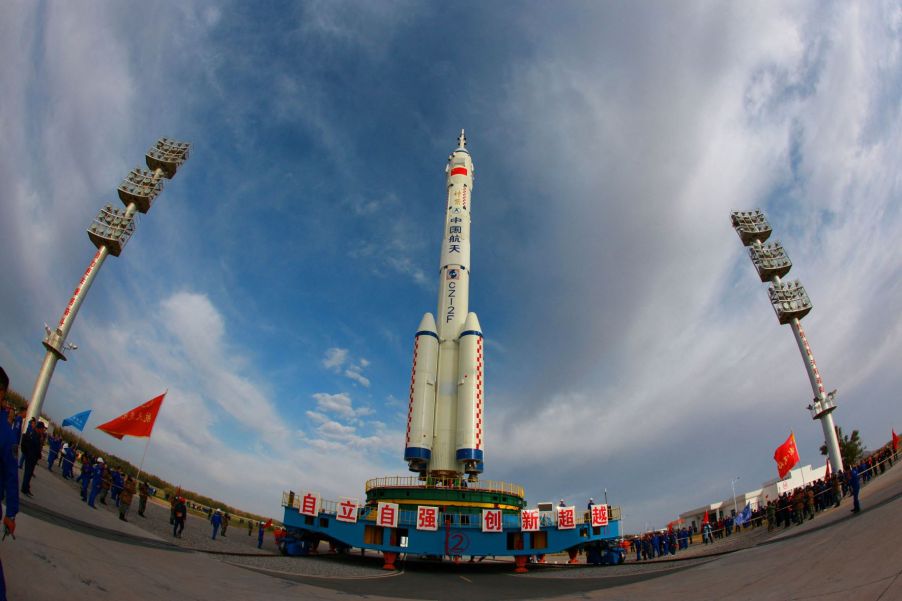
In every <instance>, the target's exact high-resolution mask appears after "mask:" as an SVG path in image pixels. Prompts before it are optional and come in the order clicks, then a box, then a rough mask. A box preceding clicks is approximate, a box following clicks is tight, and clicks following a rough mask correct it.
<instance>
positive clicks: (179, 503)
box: [172, 497, 188, 538]
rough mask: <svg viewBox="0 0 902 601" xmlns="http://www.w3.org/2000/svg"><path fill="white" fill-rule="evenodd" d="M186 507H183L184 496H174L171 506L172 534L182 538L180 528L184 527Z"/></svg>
mask: <svg viewBox="0 0 902 601" xmlns="http://www.w3.org/2000/svg"><path fill="white" fill-rule="evenodd" d="M187 513H188V508H187V507H185V498H184V497H176V499H175V503H174V504H173V506H172V524H173V526H172V536H174V537H176V538H182V530H184V529H185V514H187Z"/></svg>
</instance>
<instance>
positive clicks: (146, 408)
mask: <svg viewBox="0 0 902 601" xmlns="http://www.w3.org/2000/svg"><path fill="white" fill-rule="evenodd" d="M165 396H166V393H165V392H164V393H163V394H161V395H160V396H158V397H154V398H152V399H150V400H149V401H147V402H146V403H144V404H143V405H138V406H137V407H135V408H134V409H132V410H131V411H129V412H127V413H123V414H122V415H120V416H119V417H117V418H116V419H114V420H110V421H108V422H107V423H105V424H100V425H99V426H97V429H98V430H103V431H104V432H106V433H107V434H109V435H110V436H114V437H116V438H118V439H119V440H122V437H123V436H137V437H141V438H147V437H150V433H151V432H152V431H153V424H154V422H156V421H157V414H158V413H159V412H160V407H161V406H162V405H163V397H165Z"/></svg>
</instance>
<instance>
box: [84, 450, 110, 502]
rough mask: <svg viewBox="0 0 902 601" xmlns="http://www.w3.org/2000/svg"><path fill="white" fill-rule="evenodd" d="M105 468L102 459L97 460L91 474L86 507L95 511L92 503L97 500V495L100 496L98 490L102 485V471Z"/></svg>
mask: <svg viewBox="0 0 902 601" xmlns="http://www.w3.org/2000/svg"><path fill="white" fill-rule="evenodd" d="M104 469H106V468H105V466H104V465H103V457H98V458H97V463H95V464H94V469H93V473H92V474H91V494H90V495H88V506H90V507H93V508H94V509H97V507H96V506H95V505H94V501H95V500H96V499H97V495H99V494H100V488H101V486H102V485H103V471H104Z"/></svg>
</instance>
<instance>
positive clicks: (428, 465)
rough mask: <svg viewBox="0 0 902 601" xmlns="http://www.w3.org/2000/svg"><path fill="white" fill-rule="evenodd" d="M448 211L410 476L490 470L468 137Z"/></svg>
mask: <svg viewBox="0 0 902 601" xmlns="http://www.w3.org/2000/svg"><path fill="white" fill-rule="evenodd" d="M445 173H446V174H447V177H446V182H447V189H448V208H447V212H446V214H445V231H444V239H443V241H442V257H441V263H440V266H441V268H440V270H439V298H438V320H437V322H438V323H436V319H435V318H434V317H433V316H432V314H431V313H426V315H424V316H423V320H422V321H421V322H420V327H419V328H418V329H417V333H416V337H415V344H414V349H413V373H412V375H411V377H410V407H409V409H408V414H407V444H406V446H405V449H404V459H405V460H406V461H407V462H408V465H409V466H410V471H412V472H418V473H420V474H421V475H425V474H428V475H430V476H432V477H436V478H454V477H458V476H460V475H461V474H463V473H466V474H469V477H470V479H471V480H475V479H476V478H477V474H480V473H482V470H483V442H482V441H483V419H482V414H483V407H484V403H485V388H484V382H483V364H484V360H483V350H482V330H481V328H480V327H479V320H478V319H477V318H476V314H475V313H467V305H468V300H469V294H470V203H471V194H472V191H473V160H472V159H471V158H470V153H469V152H468V151H467V139H466V137H465V136H464V132H463V130H461V132H460V137H459V138H458V145H457V148H456V149H455V150H454V152H452V153H451V156H450V157H448V165H447V167H445Z"/></svg>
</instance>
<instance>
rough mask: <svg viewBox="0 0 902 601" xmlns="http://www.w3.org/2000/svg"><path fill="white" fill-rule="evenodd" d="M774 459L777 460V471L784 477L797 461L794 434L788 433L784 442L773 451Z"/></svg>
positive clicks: (797, 455) (797, 451) (797, 453)
mask: <svg viewBox="0 0 902 601" xmlns="http://www.w3.org/2000/svg"><path fill="white" fill-rule="evenodd" d="M774 461H776V462H777V472H778V473H779V474H780V477H781V478H782V477H784V476H785V475H786V474H788V473H789V471H790V470H791V469H792V468H793V467H794V466H795V464H797V463H798V462H799V450H798V449H797V448H796V435H795V434H794V433H792V432H790V433H789V438H787V439H786V442H784V443H783V444H781V445H780V446H779V447H777V450H776V451H774Z"/></svg>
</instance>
